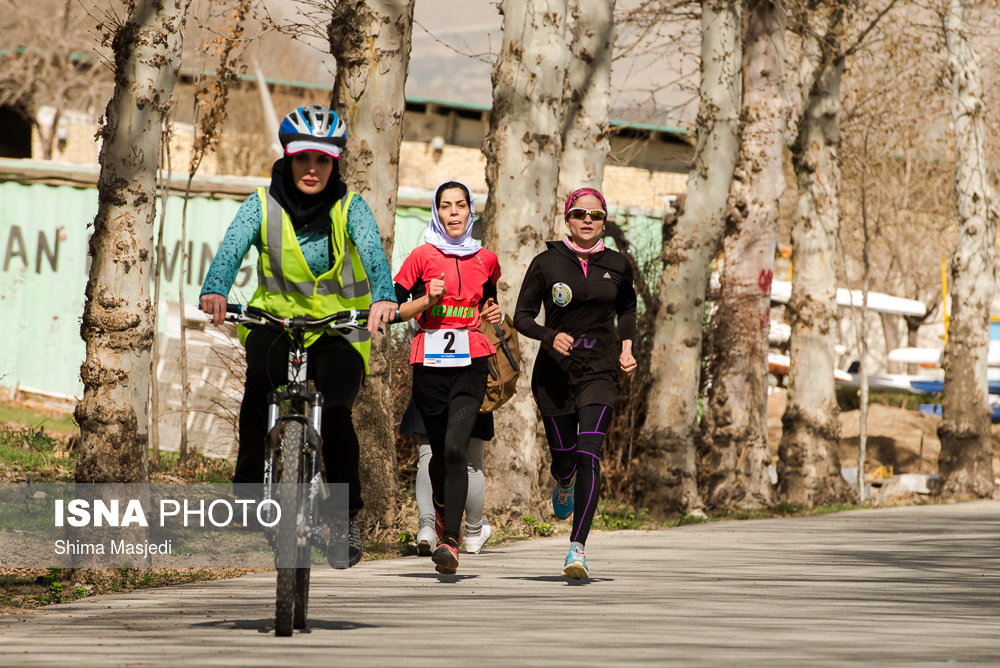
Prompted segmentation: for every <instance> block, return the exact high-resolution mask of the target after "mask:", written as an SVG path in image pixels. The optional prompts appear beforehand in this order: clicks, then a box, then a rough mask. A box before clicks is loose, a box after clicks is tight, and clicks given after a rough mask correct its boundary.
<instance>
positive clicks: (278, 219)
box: [238, 188, 372, 373]
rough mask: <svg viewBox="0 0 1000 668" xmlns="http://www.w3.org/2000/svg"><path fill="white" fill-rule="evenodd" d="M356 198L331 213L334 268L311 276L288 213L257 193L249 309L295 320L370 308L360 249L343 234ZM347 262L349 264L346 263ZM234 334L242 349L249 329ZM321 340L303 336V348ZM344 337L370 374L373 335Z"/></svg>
mask: <svg viewBox="0 0 1000 668" xmlns="http://www.w3.org/2000/svg"><path fill="white" fill-rule="evenodd" d="M356 194H357V193H354V192H349V193H347V196H346V197H343V198H341V199H340V200H339V201H338V202H337V203H336V204H334V205H333V208H332V209H331V210H330V237H331V241H332V244H331V245H332V246H333V257H332V258H331V260H332V261H333V266H332V267H331V268H330V270H329V271H327V272H326V273H324V274H323V275H322V276H315V275H313V273H312V270H311V269H309V265H308V264H307V263H306V258H305V256H304V255H303V254H302V248H301V247H300V246H299V241H298V239H297V238H296V237H295V228H294V227H292V221H291V219H290V218H289V217H288V213H287V212H286V211H285V210H284V209H282V208H281V205H280V204H278V202H277V200H275V199H274V198H273V197H271V195H270V193H269V192H268V190H267V188H258V189H257V197H259V198H260V202H261V207H260V210H261V221H260V238H261V249H260V257H259V258H258V259H257V290H256V291H255V292H254V293H253V297H252V298H251V299H250V305H251V306H257V307H259V308H262V309H264V310H266V311H270V312H271V313H274V314H276V315H279V316H282V317H286V318H289V317H292V316H296V315H308V316H312V317H314V318H323V317H325V316H328V315H330V314H331V313H336V312H337V311H346V310H349V309H366V308H368V307H370V306H371V303H372V293H371V287H370V286H369V284H368V276H367V275H366V274H365V269H364V266H363V265H362V264H361V257H360V256H359V255H358V249H357V248H356V247H355V246H354V242H353V241H351V237H350V235H348V234H347V210H348V207H350V204H351V200H352V199H353V198H354V196H355V195H356ZM345 258H348V259H349V260H350V261H348V262H345V261H344V260H345ZM238 329H239V335H240V343H242V344H243V345H246V340H247V334H249V332H250V330H249V329H247V328H246V327H243V326H242V325H241V326H240V327H239V328H238ZM322 335H323V332H319V331H313V332H306V346H310V345H312V344H313V343H315V342H316V340H317V339H319V337H320V336H322ZM344 338H345V339H346V340H347V342H348V343H350V344H351V346H352V347H353V348H354V349H355V350H357V351H358V354H359V355H361V359H363V360H364V363H365V373H368V357H369V355H370V354H371V334H370V333H369V332H368V330H367V329H360V330H355V331H353V332H350V333H349V334H347V335H344Z"/></svg>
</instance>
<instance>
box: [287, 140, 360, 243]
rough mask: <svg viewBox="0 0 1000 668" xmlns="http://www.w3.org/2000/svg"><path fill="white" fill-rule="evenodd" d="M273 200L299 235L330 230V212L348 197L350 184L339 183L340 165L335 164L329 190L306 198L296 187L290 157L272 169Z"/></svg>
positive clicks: (336, 161)
mask: <svg viewBox="0 0 1000 668" xmlns="http://www.w3.org/2000/svg"><path fill="white" fill-rule="evenodd" d="M270 192H271V196H272V197H274V199H276V200H277V201H278V204H280V205H281V208H282V209H284V210H285V211H286V212H287V213H288V217H289V218H291V220H292V227H294V228H295V230H296V231H301V230H305V229H315V228H322V227H329V226H330V209H332V208H333V205H334V204H336V203H337V201H338V200H339V199H340V198H342V197H343V196H344V195H346V194H347V184H346V183H344V182H343V181H341V180H340V161H339V160H334V161H333V171H332V172H330V180H329V181H327V182H326V188H324V189H323V190H322V191H321V192H319V193H316V194H315V195H307V194H305V193H304V192H302V191H301V190H299V189H298V187H297V186H296V185H295V181H294V180H293V178H292V167H291V165H290V164H289V158H288V156H282V157H281V158H279V159H278V160H277V161H275V163H274V166H273V167H271V191H270Z"/></svg>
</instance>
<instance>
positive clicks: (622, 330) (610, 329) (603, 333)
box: [514, 241, 636, 384]
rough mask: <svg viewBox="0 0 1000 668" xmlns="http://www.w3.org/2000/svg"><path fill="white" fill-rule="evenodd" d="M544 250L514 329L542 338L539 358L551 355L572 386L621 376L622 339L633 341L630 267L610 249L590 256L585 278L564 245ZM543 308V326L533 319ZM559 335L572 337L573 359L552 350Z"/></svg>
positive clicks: (527, 281)
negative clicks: (590, 378) (588, 379)
mask: <svg viewBox="0 0 1000 668" xmlns="http://www.w3.org/2000/svg"><path fill="white" fill-rule="evenodd" d="M546 246H547V249H546V250H544V251H542V252H541V253H539V254H538V255H537V256H536V257H535V259H534V260H532V261H531V264H530V265H529V266H528V271H527V273H526V274H525V276H524V282H523V283H522V284H521V292H520V293H519V294H518V296H517V306H516V308H515V310H514V328H515V329H517V331H519V332H521V333H522V334H524V335H525V336H528V337H531V338H533V339H538V340H540V341H541V342H542V347H541V349H540V350H539V352H538V354H539V356H542V355H545V356H548V357H550V358H551V360H552V361H554V362H555V363H556V364H557V365H558V366H559V368H560V369H562V371H563V372H564V373H565V374H566V375H567V377H568V378H567V380H568V381H569V382H570V383H573V384H575V383H579V382H582V381H584V380H586V379H587V378H588V377H593V376H595V375H602V374H606V373H611V374H613V375H614V377H615V378H617V375H618V358H619V356H620V355H621V346H620V340H624V339H632V340H634V339H635V323H636V316H635V288H634V287H633V285H632V265H631V264H629V261H628V260H627V259H626V258H625V256H624V255H622V254H621V253H619V252H617V251H613V250H610V249H606V250H603V251H599V252H597V253H594V254H592V255H590V256H589V258H588V261H587V275H586V276H584V273H583V266H582V265H581V263H580V260H579V259H578V258H577V256H576V254H575V253H574V252H573V251H571V250H570V249H569V247H567V246H566V244H565V243H563V242H562V241H549V242H547V243H546ZM542 304H544V305H545V324H544V325H539V324H538V323H537V322H535V318H536V317H537V315H538V309H539V307H540V306H541V305H542ZM615 315H617V316H618V337H616V336H615ZM560 332H565V333H566V334H569V335H570V336H572V337H573V341H574V344H573V349H572V350H571V351H570V354H569V356H563V355H560V354H559V353H557V352H555V351H554V350H553V349H552V343H553V341H555V338H556V334H558V333H560ZM619 337H620V339H619ZM536 367H537V363H536Z"/></svg>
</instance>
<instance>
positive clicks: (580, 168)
mask: <svg viewBox="0 0 1000 668" xmlns="http://www.w3.org/2000/svg"><path fill="white" fill-rule="evenodd" d="M570 6H571V10H570V13H571V15H572V16H573V30H572V37H571V39H570V45H569V52H570V53H569V64H568V65H567V69H566V77H565V80H564V82H563V100H562V106H563V133H562V135H563V149H562V159H561V163H560V165H559V190H558V196H557V203H558V202H559V201H562V200H565V199H566V197H567V196H568V195H569V194H570V193H571V192H573V191H574V190H576V189H577V188H584V187H587V188H597V189H598V190H600V189H601V183H602V182H603V181H604V162H605V160H606V159H607V156H608V151H609V150H610V149H611V141H610V139H609V137H608V128H609V125H608V114H609V113H610V108H611V55H612V54H611V45H612V44H613V43H614V30H615V23H614V13H615V3H614V0H608V1H607V2H587V1H586V0H571V2H570ZM552 224H553V229H552V237H553V238H558V237H561V236H563V235H564V234H566V227H565V224H564V222H563V220H562V216H559V215H555V216H553V217H552Z"/></svg>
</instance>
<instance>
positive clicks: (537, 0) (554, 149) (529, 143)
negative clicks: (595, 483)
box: [483, 0, 566, 512]
mask: <svg viewBox="0 0 1000 668" xmlns="http://www.w3.org/2000/svg"><path fill="white" fill-rule="evenodd" d="M499 8H500V11H501V12H502V14H503V45H502V47H501V50H500V57H499V59H498V60H497V62H496V64H495V66H494V68H493V109H492V111H491V113H490V130H489V134H488V135H487V137H486V142H485V143H484V146H483V153H484V154H485V156H486V183H487V186H488V187H489V193H490V194H489V199H488V200H487V203H486V211H485V213H484V214H483V220H484V225H483V229H484V233H485V237H486V246H487V247H488V248H491V249H493V250H494V251H495V252H496V254H497V256H498V257H499V259H500V266H501V268H502V270H503V276H502V277H501V279H500V283H499V285H498V293H499V299H498V301H499V302H500V304H501V306H502V307H503V308H505V309H508V308H512V307H513V305H514V302H515V301H516V300H517V293H518V290H519V289H520V284H521V277H523V276H524V273H525V271H526V270H527V268H528V264H529V263H530V262H531V260H532V258H534V256H535V255H537V254H538V253H539V252H540V251H541V250H542V248H543V245H542V244H543V241H544V239H545V236H547V234H548V230H550V229H551V224H550V222H549V221H550V220H552V218H553V217H555V207H556V188H557V186H558V178H559V159H560V155H561V153H562V136H561V132H562V126H561V122H560V121H561V115H562V97H563V80H564V76H565V70H566V65H565V62H566V51H565V49H566V47H565V24H566V0H501V2H500V4H499ZM537 350H538V345H537V343H536V342H534V341H531V340H528V339H522V341H521V355H522V358H523V359H526V360H532V359H534V357H535V353H536V351H537ZM494 419H495V420H496V425H497V434H498V438H497V439H496V441H495V442H494V443H492V444H491V445H490V447H489V448H488V450H487V454H486V458H487V461H486V465H485V470H486V471H488V472H489V476H490V482H489V486H490V487H489V488H490V503H491V505H492V506H493V507H494V508H495V509H497V510H510V509H517V510H521V511H522V512H524V511H525V510H527V509H529V508H530V504H531V503H533V498H534V497H535V495H536V493H537V491H538V472H539V469H540V468H541V452H540V449H539V447H538V438H537V435H536V429H537V426H538V418H537V412H536V409H535V404H534V400H533V399H532V395H531V389H530V374H529V373H522V374H521V377H520V379H519V381H518V386H517V394H516V395H515V396H514V398H513V399H511V400H510V401H509V402H508V403H507V404H505V405H504V406H502V407H501V408H500V409H499V410H498V411H497V412H496V413H495V414H494Z"/></svg>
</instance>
